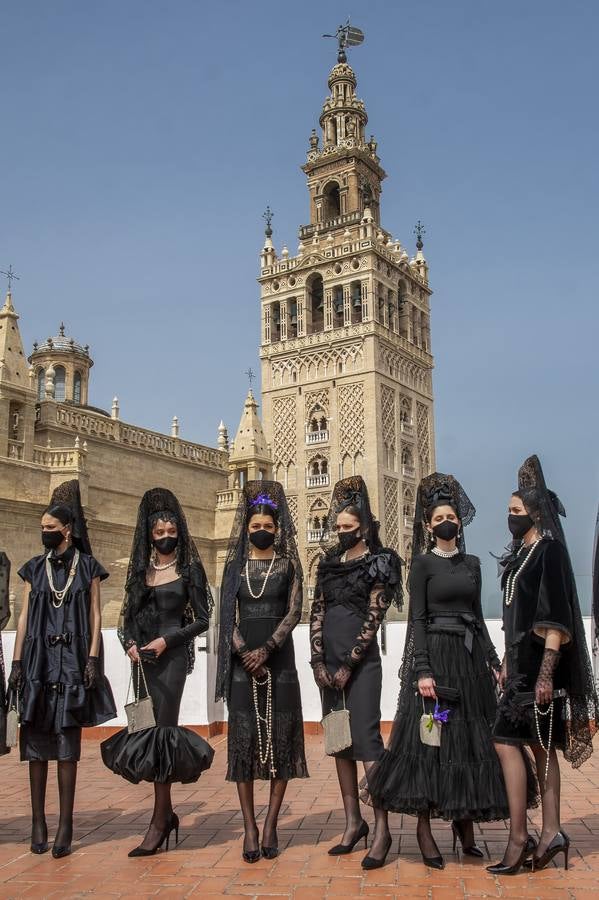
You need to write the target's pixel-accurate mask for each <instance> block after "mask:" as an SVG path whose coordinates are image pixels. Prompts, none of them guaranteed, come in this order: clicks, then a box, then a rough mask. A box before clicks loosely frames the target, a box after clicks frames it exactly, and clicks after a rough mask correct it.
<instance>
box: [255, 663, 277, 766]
mask: <svg viewBox="0 0 599 900" xmlns="http://www.w3.org/2000/svg"><path fill="white" fill-rule="evenodd" d="M264 686H266V706H265V709H264V715H262V714H261V713H260V703H259V700H258V688H259V687H264ZM252 693H253V696H254V710H255V712H256V728H257V731H258V758H259V760H260V764H261V765H263V766H265V765H266V764H267V763H268V762H270V775H271V778H274V777H275V776H276V774H277V770H276V769H275V756H274V748H273V743H272V674H271V671H270V669H267V670H266V678H265V679H264V681H258V679H257V678H256V677H255V676H253V675H252ZM263 731H264V735H263V734H262V732H263Z"/></svg>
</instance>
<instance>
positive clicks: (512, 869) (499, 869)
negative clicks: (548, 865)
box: [487, 835, 537, 875]
mask: <svg viewBox="0 0 599 900" xmlns="http://www.w3.org/2000/svg"><path fill="white" fill-rule="evenodd" d="M536 847H537V844H536V841H535V840H534V838H531V837H530V835H529V836H528V838H527V839H526V841H525V843H524V844H523V845H522V851H521V853H520V856H519V857H518V859H517V860H516V862H515V863H514V864H513V865H511V866H508V865H506V863H504V862H503V860H502V861H501V862H498V863H494V864H493V865H492V866H487V872H490V873H491V875H517V874H518V872H519V871H520V869H521V868H523V866H524V865H525V863H526V860H527V859H528V857H529V856H532V860H531V862H532V866H531V868H532V869H533V871H534V869H535V861H534V855H533V854H534V852H535V850H536Z"/></svg>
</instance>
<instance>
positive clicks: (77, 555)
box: [8, 481, 116, 858]
mask: <svg viewBox="0 0 599 900" xmlns="http://www.w3.org/2000/svg"><path fill="white" fill-rule="evenodd" d="M58 500H60V502H57V501H58ZM67 504H68V505H67ZM42 543H43V544H44V547H45V548H46V550H47V552H46V553H44V554H43V555H42V556H35V557H34V558H33V559H30V560H29V562H27V563H25V565H24V566H23V567H22V568H21V569H20V570H19V573H18V574H19V576H20V577H21V578H22V579H23V581H24V582H25V588H24V597H23V608H22V611H21V614H20V616H19V622H18V625H17V634H16V640H15V650H14V657H13V663H12V669H11V674H10V678H9V682H8V686H9V690H12V691H15V692H16V693H17V695H18V699H19V712H20V719H21V731H20V749H21V760H26V761H27V762H29V781H30V787H31V812H32V829H31V850H32V852H33V853H45V852H46V850H47V849H48V829H47V827H46V818H45V799H46V781H47V777H48V760H57V774H58V792H59V799H60V817H59V822H58V830H57V832H56V837H55V839H54V846H53V848H52V855H53V856H54V857H55V858H61V857H63V856H67V855H68V854H69V853H70V852H71V841H72V837H73V805H74V800H75V782H76V778H77V762H78V761H79V758H80V755H81V728H82V727H91V726H94V725H101V724H102V723H103V722H106V721H108V720H109V719H113V718H114V717H115V715H116V709H115V705H114V700H113V697H112V691H111V690H110V685H109V684H108V681H107V679H106V678H105V676H104V672H103V649H102V635H101V606H100V581H102V580H103V579H105V578H107V577H108V574H107V572H106V571H105V570H104V569H103V568H102V566H101V565H100V563H99V562H97V561H96V560H95V559H94V557H93V556H92V555H91V547H90V545H89V539H88V537H87V530H86V527H85V519H84V518H83V513H82V510H81V503H80V498H79V484H78V482H77V481H75V482H66V483H65V484H64V485H61V486H60V487H59V488H57V490H56V491H55V493H54V495H53V497H52V501H51V503H50V506H49V507H48V510H47V511H46V512H45V513H44V515H43V516H42Z"/></svg>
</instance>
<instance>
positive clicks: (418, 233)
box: [414, 219, 426, 250]
mask: <svg viewBox="0 0 599 900" xmlns="http://www.w3.org/2000/svg"><path fill="white" fill-rule="evenodd" d="M414 234H415V235H416V249H417V250H422V248H423V247H424V244H423V242H422V235H423V234H426V229H425V227H424V225H423V224H422V222H421V221H420V219H418V221H417V222H416V226H415V228H414Z"/></svg>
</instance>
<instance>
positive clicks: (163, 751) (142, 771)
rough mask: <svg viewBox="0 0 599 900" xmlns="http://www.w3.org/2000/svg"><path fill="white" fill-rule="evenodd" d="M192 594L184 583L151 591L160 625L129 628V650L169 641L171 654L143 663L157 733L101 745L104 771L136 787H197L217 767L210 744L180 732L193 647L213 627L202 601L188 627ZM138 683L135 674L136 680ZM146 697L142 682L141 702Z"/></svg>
mask: <svg viewBox="0 0 599 900" xmlns="http://www.w3.org/2000/svg"><path fill="white" fill-rule="evenodd" d="M188 591H189V588H188V583H187V582H186V581H184V580H183V579H182V578H177V579H176V580H175V581H171V582H168V583H167V584H160V585H157V586H156V587H152V588H148V589H147V597H146V604H147V605H148V607H149V608H150V609H151V610H152V613H153V618H154V621H155V624H154V631H153V633H151V634H148V635H146V636H142V635H140V634H139V632H138V631H137V629H134V630H133V631H128V630H127V623H125V633H124V641H125V646H127V645H130V644H131V643H137V642H138V641H139V642H141V641H143V643H148V642H149V641H151V640H153V639H154V638H156V637H163V638H164V639H165V641H166V650H165V651H164V652H163V653H161V655H160V656H159V657H158V659H157V660H156V661H155V662H152V663H143V670H144V674H145V677H146V681H147V684H148V690H149V693H150V696H151V698H152V706H153V709H154V717H155V719H156V727H155V728H148V729H146V730H144V731H139V732H137V733H135V734H129V733H128V731H127V729H126V728H123V729H122V730H121V731H119V732H117V734H115V735H113V736H112V737H110V738H108V740H106V741H104V742H103V743H102V745H101V751H102V759H103V761H104V765H106V766H108V768H109V769H112V771H113V772H114V773H115V774H116V775H121V776H122V777H123V778H125V779H126V780H127V781H130V782H132V783H133V784H138V783H139V782H140V781H158V782H160V783H162V784H166V783H170V782H174V781H177V782H182V783H183V784H189V783H190V782H193V781H197V780H198V778H199V777H200V775H201V774H202V772H203V771H205V769H208V768H210V765H211V764H212V758H213V756H214V750H213V749H212V747H211V746H210V744H208V743H207V742H206V741H205V740H204V739H203V738H202V737H200V735H198V734H195V732H193V731H190V730H189V729H188V728H182V727H180V726H179V708H180V706H181V697H182V696H183V689H184V687H185V679H186V677H187V671H188V650H187V645H188V643H189V642H190V641H193V639H194V638H195V637H196V635H198V634H201V633H202V632H203V631H205V630H206V628H207V627H208V607H207V605H205V608H204V610H203V615H202V610H201V609H200V608H199V607H197V600H196V601H195V602H196V607H197V608H196V609H195V612H196V615H197V617H196V618H195V620H194V621H193V623H192V624H189V625H185V624H184V622H185V610H186V608H187V606H188ZM144 638H145V639H144ZM141 646H143V644H142V643H138V647H141ZM137 677H138V675H137V672H134V678H135V679H137ZM144 694H145V691H144V689H143V680H142V682H141V689H140V696H143V695H144Z"/></svg>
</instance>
